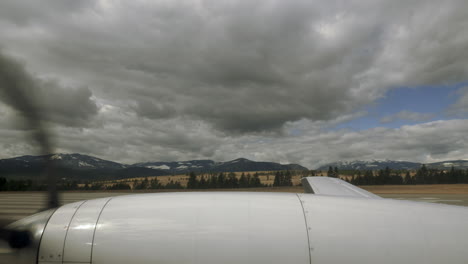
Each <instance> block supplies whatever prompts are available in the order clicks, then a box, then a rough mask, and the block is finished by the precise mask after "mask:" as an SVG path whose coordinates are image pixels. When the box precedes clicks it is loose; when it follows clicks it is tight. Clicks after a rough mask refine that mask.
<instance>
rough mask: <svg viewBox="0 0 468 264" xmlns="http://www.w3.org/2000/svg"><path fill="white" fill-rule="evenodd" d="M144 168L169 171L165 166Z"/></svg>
mask: <svg viewBox="0 0 468 264" xmlns="http://www.w3.org/2000/svg"><path fill="white" fill-rule="evenodd" d="M146 168H149V169H159V170H169V169H171V168H170V167H169V166H167V165H159V166H146Z"/></svg>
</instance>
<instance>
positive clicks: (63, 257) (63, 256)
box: [62, 200, 89, 263]
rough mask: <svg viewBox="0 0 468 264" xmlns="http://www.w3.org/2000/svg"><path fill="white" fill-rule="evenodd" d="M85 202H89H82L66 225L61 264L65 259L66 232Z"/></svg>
mask: <svg viewBox="0 0 468 264" xmlns="http://www.w3.org/2000/svg"><path fill="white" fill-rule="evenodd" d="M87 201H89V200H86V201H84V202H82V203H81V204H80V206H78V208H76V210H75V212H74V213H73V215H72V217H71V218H70V222H69V223H68V227H67V232H66V233H65V239H64V240H63V248H62V263H63V260H64V259H65V243H66V242H67V236H68V230H69V229H70V224H71V222H72V221H73V218H74V217H75V215H76V212H78V210H80V207H81V206H82V205H83V204H85V203H86V202H87Z"/></svg>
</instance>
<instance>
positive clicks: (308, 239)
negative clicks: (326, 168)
mask: <svg viewBox="0 0 468 264" xmlns="http://www.w3.org/2000/svg"><path fill="white" fill-rule="evenodd" d="M296 196H297V199H299V203H300V204H301V208H302V213H303V215H304V222H305V227H306V232H307V245H308V247H307V249H308V250H307V251H309V263H310V264H312V256H311V253H310V249H311V248H310V237H309V226H308V223H307V217H306V214H305V209H304V205H303V204H302V199H301V196H300V194H298V193H296Z"/></svg>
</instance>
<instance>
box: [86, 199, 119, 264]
mask: <svg viewBox="0 0 468 264" xmlns="http://www.w3.org/2000/svg"><path fill="white" fill-rule="evenodd" d="M112 198H114V197H110V198H109V200H107V202H106V203H105V204H104V206H103V207H102V209H101V211H100V212H99V215H98V217H97V219H96V224H95V225H94V232H93V240H92V241H91V255H90V259H89V262H90V263H93V250H94V237H95V236H96V229H97V225H98V223H99V219H100V218H101V214H102V212H103V211H104V208H106V206H107V204H108V203H109V202H110V201H111V200H112Z"/></svg>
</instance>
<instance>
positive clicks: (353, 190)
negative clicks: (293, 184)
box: [302, 177, 383, 199]
mask: <svg viewBox="0 0 468 264" xmlns="http://www.w3.org/2000/svg"><path fill="white" fill-rule="evenodd" d="M302 186H304V191H305V192H306V193H313V194H318V195H332V196H346V197H357V198H367V199H383V198H382V197H380V196H377V195H375V194H373V193H370V192H368V191H366V190H364V189H361V188H358V187H356V186H354V185H352V184H349V183H347V182H345V181H343V180H340V179H337V178H330V177H305V178H302Z"/></svg>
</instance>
